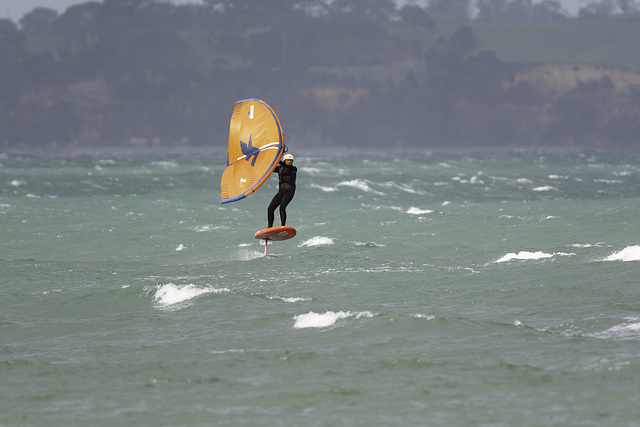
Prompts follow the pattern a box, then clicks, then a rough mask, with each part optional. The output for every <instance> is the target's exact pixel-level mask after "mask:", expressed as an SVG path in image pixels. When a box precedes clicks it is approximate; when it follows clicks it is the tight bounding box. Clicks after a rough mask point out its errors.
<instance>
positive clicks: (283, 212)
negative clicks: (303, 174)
mask: <svg viewBox="0 0 640 427" xmlns="http://www.w3.org/2000/svg"><path fill="white" fill-rule="evenodd" d="M294 194H296V189H295V188H292V189H290V190H287V191H286V192H285V193H284V194H283V195H282V200H281V201H280V224H281V225H282V226H284V225H286V223H287V205H288V204H289V202H290V201H291V199H293V195H294Z"/></svg>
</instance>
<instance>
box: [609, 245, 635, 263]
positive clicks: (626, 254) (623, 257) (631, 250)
mask: <svg viewBox="0 0 640 427" xmlns="http://www.w3.org/2000/svg"><path fill="white" fill-rule="evenodd" d="M604 260H605V261H640V246H627V247H626V248H624V249H623V250H621V251H620V252H616V253H614V254H611V255H609V256H608V257H606V258H605V259H604Z"/></svg>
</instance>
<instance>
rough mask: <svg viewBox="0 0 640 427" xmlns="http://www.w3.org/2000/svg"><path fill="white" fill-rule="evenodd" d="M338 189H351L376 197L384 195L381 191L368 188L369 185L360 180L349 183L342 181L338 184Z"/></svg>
mask: <svg viewBox="0 0 640 427" xmlns="http://www.w3.org/2000/svg"><path fill="white" fill-rule="evenodd" d="M338 187H352V188H356V189H358V190H362V191H364V192H366V193H371V194H375V195H377V196H384V195H385V194H384V193H383V192H381V191H376V190H374V189H373V188H371V187H370V186H369V184H368V183H367V182H366V181H365V180H362V179H352V180H350V181H342V182H340V183H339V184H338Z"/></svg>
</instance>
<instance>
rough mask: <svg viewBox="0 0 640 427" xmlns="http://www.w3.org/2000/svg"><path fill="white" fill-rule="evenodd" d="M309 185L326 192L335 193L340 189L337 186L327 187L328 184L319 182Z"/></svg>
mask: <svg viewBox="0 0 640 427" xmlns="http://www.w3.org/2000/svg"><path fill="white" fill-rule="evenodd" d="M309 187H311V188H317V189H318V190H320V191H324V192H325V193H334V192H336V191H338V189H337V188H336V187H326V186H323V185H318V184H311V185H310V186H309Z"/></svg>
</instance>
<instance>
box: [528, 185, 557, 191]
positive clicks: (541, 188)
mask: <svg viewBox="0 0 640 427" xmlns="http://www.w3.org/2000/svg"><path fill="white" fill-rule="evenodd" d="M532 190H533V191H538V192H542V191H557V190H558V189H557V188H556V187H553V186H551V185H543V186H540V187H536V188H533V189H532Z"/></svg>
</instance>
